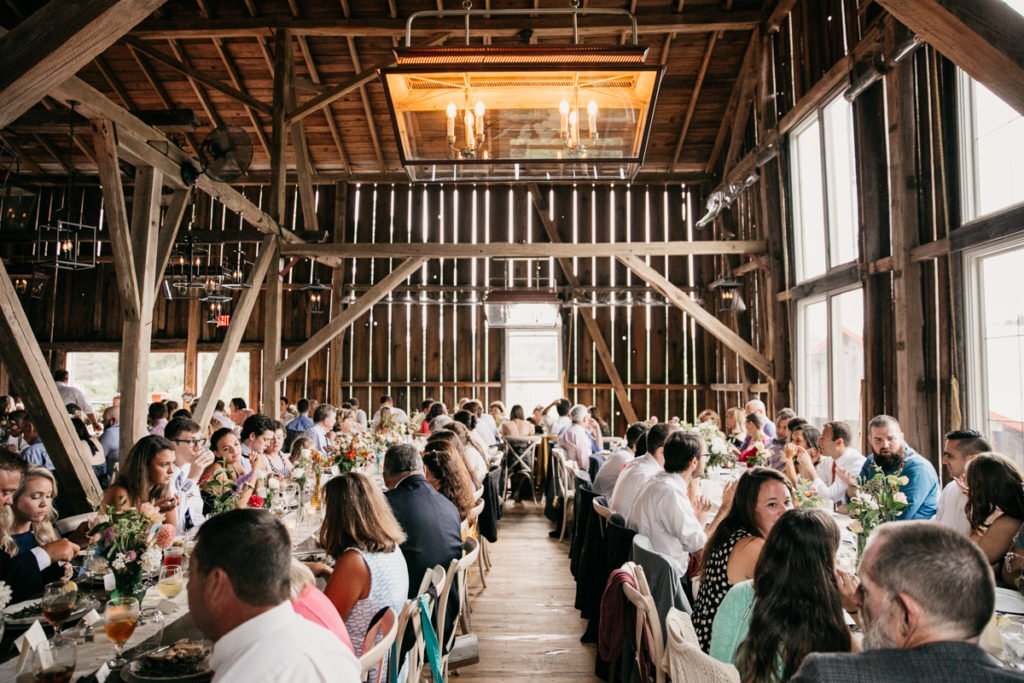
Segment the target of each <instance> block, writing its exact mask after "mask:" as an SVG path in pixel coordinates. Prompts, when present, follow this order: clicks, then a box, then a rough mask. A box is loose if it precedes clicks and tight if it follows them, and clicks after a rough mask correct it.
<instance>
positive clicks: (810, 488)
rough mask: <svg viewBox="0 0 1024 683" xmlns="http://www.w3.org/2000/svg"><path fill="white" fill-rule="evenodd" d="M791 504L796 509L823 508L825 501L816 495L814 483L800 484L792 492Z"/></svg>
mask: <svg viewBox="0 0 1024 683" xmlns="http://www.w3.org/2000/svg"><path fill="white" fill-rule="evenodd" d="M793 502H794V503H795V504H796V506H797V507H798V508H807V509H812V508H823V507H825V499H824V498H822V497H821V496H820V495H819V494H818V487H816V486H815V485H814V482H809V481H803V482H800V483H799V484H798V485H797V487H796V490H795V491H794V496H793Z"/></svg>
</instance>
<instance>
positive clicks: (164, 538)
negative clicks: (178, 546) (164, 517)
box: [154, 524, 176, 548]
mask: <svg viewBox="0 0 1024 683" xmlns="http://www.w3.org/2000/svg"><path fill="white" fill-rule="evenodd" d="M175 533H176V530H175V528H174V525H173V524H162V525H161V526H160V528H159V529H158V530H157V532H156V537H155V538H154V540H155V541H156V544H157V546H158V547H160V548H170V547H171V546H172V545H174V536H175Z"/></svg>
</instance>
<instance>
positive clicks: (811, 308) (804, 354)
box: [797, 299, 828, 425]
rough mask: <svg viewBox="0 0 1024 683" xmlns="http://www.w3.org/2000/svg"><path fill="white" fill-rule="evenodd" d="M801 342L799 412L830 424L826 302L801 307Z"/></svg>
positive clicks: (816, 423)
mask: <svg viewBox="0 0 1024 683" xmlns="http://www.w3.org/2000/svg"><path fill="white" fill-rule="evenodd" d="M797 340H798V345H797V356H798V364H797V373H798V375H797V377H798V384H797V391H798V393H799V396H798V399H799V400H798V404H799V410H798V412H799V414H800V416H801V417H803V418H805V419H806V420H807V421H809V422H811V423H812V424H814V425H821V424H823V423H824V422H827V421H828V310H827V304H826V303H825V301H824V300H823V299H822V300H819V301H813V302H805V303H801V304H800V309H799V313H798V318H797Z"/></svg>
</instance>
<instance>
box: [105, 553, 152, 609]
mask: <svg viewBox="0 0 1024 683" xmlns="http://www.w3.org/2000/svg"><path fill="white" fill-rule="evenodd" d="M145 594H146V588H145V586H143V584H142V565H141V564H140V563H138V562H133V563H132V564H129V565H127V566H126V567H125V568H124V569H121V570H114V592H113V593H111V595H112V596H113V597H115V598H135V599H136V600H138V601H139V603H140V604H141V602H142V598H143V597H144V596H145Z"/></svg>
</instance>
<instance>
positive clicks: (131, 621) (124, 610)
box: [103, 598, 139, 669]
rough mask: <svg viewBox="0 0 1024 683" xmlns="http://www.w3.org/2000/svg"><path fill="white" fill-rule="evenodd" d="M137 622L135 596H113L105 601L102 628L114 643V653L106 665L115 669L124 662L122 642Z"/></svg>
mask: <svg viewBox="0 0 1024 683" xmlns="http://www.w3.org/2000/svg"><path fill="white" fill-rule="evenodd" d="M138 624H139V601H138V600H136V599H135V598H113V599H111V600H110V601H109V602H108V603H107V608H106V610H105V612H104V614H103V630H104V631H106V634H107V638H110V640H111V641H112V642H113V643H114V651H115V652H116V655H115V657H114V659H112V660H110V662H109V664H108V666H109V667H110V668H111V669H117V668H120V667H122V666H124V664H125V659H124V657H122V656H121V651H122V650H123V649H124V644H125V643H127V642H128V639H129V638H131V637H132V634H133V633H135V627H136V626H138Z"/></svg>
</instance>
